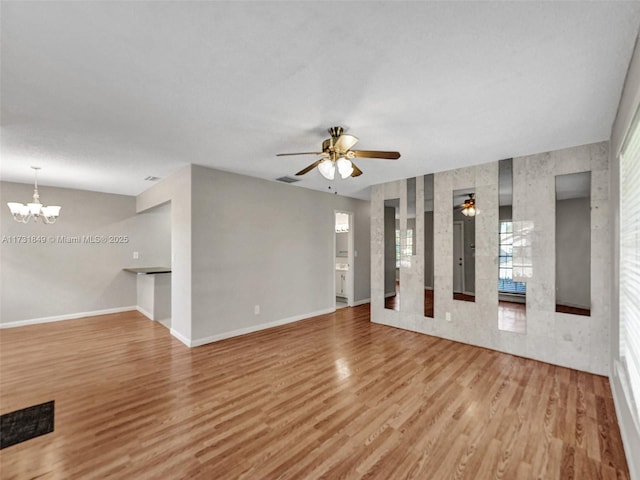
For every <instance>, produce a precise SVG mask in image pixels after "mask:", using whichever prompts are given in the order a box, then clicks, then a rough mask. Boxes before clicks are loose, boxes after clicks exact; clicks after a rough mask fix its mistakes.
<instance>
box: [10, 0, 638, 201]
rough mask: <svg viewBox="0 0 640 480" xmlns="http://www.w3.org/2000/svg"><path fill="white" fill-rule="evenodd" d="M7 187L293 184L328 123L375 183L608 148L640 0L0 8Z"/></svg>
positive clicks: (312, 176)
mask: <svg viewBox="0 0 640 480" xmlns="http://www.w3.org/2000/svg"><path fill="white" fill-rule="evenodd" d="M1 8H2V12H1V13H2V15H1V17H2V18H1V27H2V31H1V37H0V38H1V55H2V57H1V62H2V65H1V66H2V71H1V81H2V84H1V102H2V111H1V115H2V122H1V126H2V131H1V133H2V137H1V149H2V150H1V153H2V166H1V170H0V175H1V176H2V179H3V180H7V181H16V182H23V183H31V182H32V171H31V170H30V168H29V166H30V165H38V166H41V167H42V168H43V169H42V171H41V174H40V182H41V184H43V185H53V186H62V187H70V188H79V189H87V190H96V191H105V192H113V193H122V194H129V195H135V194H138V193H140V192H142V191H144V190H145V189H147V188H149V186H150V183H149V182H146V181H144V178H145V177H147V176H149V175H154V176H158V177H165V176H167V175H169V174H171V173H172V172H174V171H176V170H177V169H179V168H181V167H182V166H184V165H186V164H189V163H195V164H200V165H205V166H210V167H214V168H218V169H221V170H226V171H231V172H237V173H240V174H245V175H251V176H255V177H260V178H265V179H271V180H273V179H275V178H276V177H280V176H283V175H290V176H291V175H293V174H294V173H295V172H297V171H298V170H300V169H302V168H303V167H305V166H306V165H307V164H309V163H311V162H312V161H313V160H314V157H313V156H303V157H279V158H276V157H275V154H276V153H278V152H296V151H313V150H318V149H319V148H320V145H321V143H322V140H323V139H324V138H327V136H328V135H327V133H326V129H327V128H328V127H330V126H333V125H342V126H344V127H345V128H346V129H347V131H348V132H349V133H351V134H353V135H356V136H357V137H359V138H360V142H359V143H358V145H357V147H356V148H360V149H380V150H398V151H400V152H401V154H402V157H401V158H400V159H399V160H397V161H385V160H374V159H361V160H360V161H359V162H358V166H359V167H360V168H361V169H362V170H363V171H364V175H362V176H361V177H359V178H349V179H347V180H336V181H334V182H328V181H327V180H324V179H323V178H322V177H321V176H320V175H319V173H318V172H317V171H312V172H310V173H309V174H307V175H306V176H304V177H302V181H301V182H299V183H297V184H296V185H298V186H302V187H308V188H313V189H319V190H325V191H326V190H327V188H328V186H332V188H333V190H334V191H335V190H337V191H338V193H340V194H342V195H348V196H355V197H361V198H367V197H368V191H369V189H368V187H369V186H370V185H371V184H376V183H382V182H386V181H390V180H395V179H399V178H407V177H411V176H416V175H422V174H425V173H430V172H436V171H442V170H448V169H451V168H455V167H460V166H465V165H471V164H478V163H484V162H489V161H494V160H499V159H502V158H507V157H514V156H519V155H524V154H531V153H538V152H544V151H549V150H554V149H559V148H563V147H569V146H574V145H580V144H586V143H591V142H596V141H601V140H605V139H608V138H609V135H610V132H611V126H612V123H613V119H614V117H615V114H616V109H617V105H618V101H619V98H620V94H621V89H622V85H623V82H624V77H625V74H626V71H627V67H628V63H629V59H630V57H631V53H632V50H633V46H634V43H635V39H636V37H637V34H638V26H639V24H640V3H639V2H526V3H525V2H512V3H508V2H495V3H494V2H468V3H467V2H451V3H447V2H437V3H436V2H433V3H432V2H400V1H387V2H375V3H371V2H354V3H350V2H336V3H330V2H293V3H291V2H286V3H285V2H274V3H270V2H260V3H257V2H251V3H248V2H99V3H98V2H55V1H52V2H11V1H3V2H2V4H1Z"/></svg>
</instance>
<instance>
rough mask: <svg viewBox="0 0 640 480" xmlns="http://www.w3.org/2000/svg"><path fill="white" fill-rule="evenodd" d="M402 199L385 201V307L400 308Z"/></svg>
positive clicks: (397, 309)
mask: <svg viewBox="0 0 640 480" xmlns="http://www.w3.org/2000/svg"><path fill="white" fill-rule="evenodd" d="M399 267H400V199H399V198H393V199H389V200H385V201H384V308H388V309H390V310H396V311H399V310H400V277H399Z"/></svg>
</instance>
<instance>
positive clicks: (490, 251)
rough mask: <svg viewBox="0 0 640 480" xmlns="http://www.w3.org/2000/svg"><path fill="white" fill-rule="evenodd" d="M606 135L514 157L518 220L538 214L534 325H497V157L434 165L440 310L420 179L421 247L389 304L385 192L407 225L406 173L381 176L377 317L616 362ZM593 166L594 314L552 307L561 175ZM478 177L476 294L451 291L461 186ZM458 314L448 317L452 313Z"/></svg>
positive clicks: (549, 357) (532, 351) (501, 344)
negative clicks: (427, 310) (431, 301)
mask: <svg viewBox="0 0 640 480" xmlns="http://www.w3.org/2000/svg"><path fill="white" fill-rule="evenodd" d="M607 147H608V143H607V142H602V143H597V144H593V145H585V146H581V147H575V148H568V149H564V150H559V151H555V152H547V153H543V154H538V155H530V156H527V157H521V158H515V159H514V160H513V167H514V172H513V176H514V178H513V185H514V192H513V217H514V218H513V220H514V221H515V222H523V221H527V222H531V223H532V225H533V226H534V229H533V232H532V233H530V234H529V238H530V242H531V243H530V244H531V248H532V251H531V252H530V257H531V259H532V261H533V274H532V276H531V277H530V278H529V279H528V282H527V297H526V301H527V332H526V334H516V333H512V332H504V331H500V330H498V292H497V281H498V279H497V276H498V225H499V205H498V162H492V163H488V164H484V165H478V166H473V167H467V168H461V169H457V170H452V171H448V172H440V173H436V174H435V178H434V188H435V202H434V231H435V238H434V242H435V251H436V256H435V262H434V268H435V275H434V281H435V290H434V295H435V312H434V313H435V316H434V318H427V317H424V250H423V249H424V241H421V240H420V239H421V238H423V231H424V225H423V221H424V220H421V219H424V215H423V211H422V210H423V208H422V205H423V195H424V191H423V190H424V189H423V182H422V181H420V180H419V181H418V182H417V198H416V202H417V208H418V212H417V218H418V224H417V226H416V228H417V239H418V243H417V250H416V255H415V257H413V258H410V259H407V260H408V261H407V262H404V264H406V265H408V266H406V267H401V268H400V278H401V280H400V296H401V298H402V301H401V305H400V311H399V312H395V311H393V310H386V309H384V305H383V302H382V290H383V284H382V280H381V279H382V272H383V268H384V249H383V247H384V245H383V242H382V233H381V232H382V231H383V206H384V199H386V198H395V197H398V196H400V215H401V217H400V225H401V229H402V228H404V227H403V225H404V226H406V219H404V220H405V221H404V222H403V215H406V213H405V212H406V211H407V208H406V198H405V195H404V192H405V191H406V187H405V185H404V184H405V181H404V180H401V181H397V182H390V183H387V184H383V185H376V186H374V187H373V190H372V200H371V202H372V204H371V228H372V233H371V238H372V245H371V260H372V266H371V268H372V285H371V291H372V293H371V295H372V297H371V318H372V321H374V322H377V323H383V324H387V325H392V326H395V327H400V328H406V329H409V330H413V331H418V332H423V333H428V334H431V335H436V336H439V337H443V338H448V339H451V340H456V341H460V342H464V343H469V344H472V345H479V346H483V347H487V348H492V349H495V350H499V351H503V352H507V353H513V354H516V355H520V356H523V357H528V358H534V359H537V360H542V361H545V362H549V363H553V364H557V365H562V366H566V367H570V368H576V369H579V370H584V371H588V372H592V373H597V374H607V373H608V371H609V325H610V294H609V292H610V290H609V281H608V279H609V277H610V268H611V259H610V242H609V238H608V235H609V196H608V183H609V171H608V163H609V162H608V155H609V153H608V148H607ZM581 171H592V176H591V178H592V180H591V181H592V187H591V192H592V194H591V208H592V214H591V279H592V282H591V303H592V310H591V313H592V314H591V317H583V316H577V315H568V314H562V313H556V312H555V302H554V297H555V295H554V290H555V255H554V251H553V250H554V249H553V245H554V244H555V176H556V175H560V174H567V173H575V172H581ZM470 186H475V190H476V199H477V203H478V208H479V210H480V211H481V214H480V215H478V216H477V217H476V219H475V221H476V238H475V245H476V248H475V263H476V270H475V271H476V274H475V276H476V301H475V302H463V301H456V300H453V299H452V289H453V284H452V281H453V280H452V270H453V257H452V255H453V245H452V242H453V240H452V224H453V199H452V194H453V191H454V190H457V189H460V188H469V187H470ZM447 312H449V313H450V314H451V319H452V321H451V322H448V321H446V320H445V318H446V313H447Z"/></svg>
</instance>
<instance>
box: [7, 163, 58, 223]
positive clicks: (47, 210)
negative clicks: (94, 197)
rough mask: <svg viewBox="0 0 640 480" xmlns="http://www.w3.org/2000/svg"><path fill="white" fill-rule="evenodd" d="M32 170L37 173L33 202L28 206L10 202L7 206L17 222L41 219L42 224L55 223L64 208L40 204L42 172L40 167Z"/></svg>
mask: <svg viewBox="0 0 640 480" xmlns="http://www.w3.org/2000/svg"><path fill="white" fill-rule="evenodd" d="M31 168H32V169H33V170H34V171H35V185H34V189H33V202H31V203H27V204H26V205H24V204H22V203H19V202H8V203H7V206H8V207H9V210H10V211H11V215H12V216H13V219H14V220H15V221H16V222H20V223H28V222H29V220H31V219H32V218H33V219H34V221H35V220H37V219H38V218H40V219H41V220H42V223H48V224H51V223H55V221H56V220H57V219H58V216H59V215H60V209H61V208H62V207H60V206H58V205H50V206H48V207H45V206H44V205H42V204H41V203H40V195H39V194H38V170H40V167H31Z"/></svg>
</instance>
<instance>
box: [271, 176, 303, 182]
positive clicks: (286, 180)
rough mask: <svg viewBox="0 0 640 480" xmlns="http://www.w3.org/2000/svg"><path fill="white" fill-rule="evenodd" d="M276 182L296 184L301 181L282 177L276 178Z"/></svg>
mask: <svg viewBox="0 0 640 480" xmlns="http://www.w3.org/2000/svg"><path fill="white" fill-rule="evenodd" d="M276 180H277V181H278V182H284V183H296V182H299V181H300V180H299V179H297V178H291V177H280V178H276Z"/></svg>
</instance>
